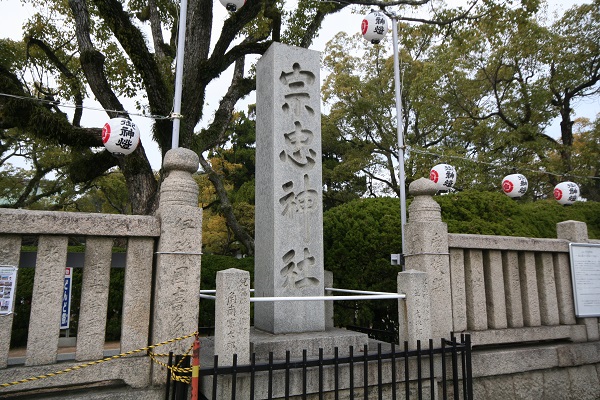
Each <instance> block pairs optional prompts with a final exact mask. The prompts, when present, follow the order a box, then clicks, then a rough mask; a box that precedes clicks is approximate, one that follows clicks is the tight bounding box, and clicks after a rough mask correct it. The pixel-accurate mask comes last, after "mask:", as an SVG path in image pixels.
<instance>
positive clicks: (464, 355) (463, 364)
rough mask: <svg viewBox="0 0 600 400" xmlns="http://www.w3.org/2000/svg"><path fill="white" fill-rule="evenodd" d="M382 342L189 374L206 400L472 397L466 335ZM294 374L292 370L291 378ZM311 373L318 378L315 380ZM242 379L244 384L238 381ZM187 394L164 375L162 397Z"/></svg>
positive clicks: (216, 361)
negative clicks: (412, 345)
mask: <svg viewBox="0 0 600 400" xmlns="http://www.w3.org/2000/svg"><path fill="white" fill-rule="evenodd" d="M386 347H389V350H388V351H383V350H382V343H379V344H378V345H377V350H373V351H369V348H368V346H367V345H365V346H364V348H362V349H359V350H355V349H354V348H353V347H350V348H349V349H348V353H347V354H346V355H344V356H339V352H338V349H337V348H335V350H334V355H333V357H328V358H325V357H324V356H323V350H322V349H321V350H320V351H319V356H318V357H314V358H309V357H308V356H307V352H306V350H304V351H303V356H302V359H299V360H292V359H290V352H289V351H288V352H287V353H286V359H285V360H279V361H277V360H274V359H273V353H270V354H269V359H268V362H263V363H257V362H256V355H255V354H253V355H252V358H251V362H250V364H248V365H238V364H237V356H235V355H234V357H233V362H232V364H231V365H229V366H219V358H218V356H215V357H214V362H213V364H212V365H211V366H202V367H201V368H200V370H199V377H198V378H192V379H200V383H201V384H202V383H203V384H204V385H205V386H206V387H205V388H204V390H201V391H202V392H203V393H208V398H207V397H205V395H202V394H200V395H199V398H200V399H207V400H208V399H213V400H216V399H219V400H223V399H231V400H236V399H237V400H247V399H249V400H254V399H258V398H266V399H289V398H295V399H315V400H316V399H319V400H323V399H324V398H325V395H326V394H327V398H328V399H330V398H333V399H336V400H337V399H339V398H341V396H342V394H341V393H342V392H343V397H344V398H347V399H350V400H354V399H356V400H360V399H363V400H369V399H378V400H383V399H392V400H396V399H407V400H408V399H413V398H414V399H427V398H430V399H432V400H433V399H464V400H471V399H472V398H473V384H472V370H471V338H470V336H469V335H461V338H460V341H458V340H457V338H456V337H452V339H451V340H446V339H442V340H441V342H440V346H439V347H437V348H434V343H433V340H431V339H430V340H429V346H427V348H426V349H423V348H422V347H421V342H417V349H416V350H410V351H409V350H408V343H406V342H405V343H404V346H403V348H404V350H401V349H400V348H399V346H397V345H395V344H391V345H389V344H388V345H387V346H386ZM357 353H358V354H357ZM170 359H171V358H170ZM172 364H173V363H172V362H170V363H169V365H172ZM179 365H181V364H179ZM188 365H189V364H188ZM176 370H177V371H180V372H179V373H178V374H179V375H183V376H185V378H184V379H183V380H188V381H189V379H190V378H191V377H190V375H191V374H190V372H189V370H187V369H185V368H184V369H182V368H177V369H176ZM342 370H343V373H342ZM182 371H183V372H182ZM176 374H177V373H176ZM276 374H277V378H276V379H277V382H276V383H275V385H274V379H275V378H274V375H276ZM293 374H296V375H295V376H294V377H292V375H293ZM183 376H182V378H183ZM309 376H310V377H311V378H309ZM316 377H318V383H317V382H315V380H316V379H315V378H316ZM392 377H394V378H393V379H392ZM177 380H179V379H177ZM242 380H243V381H244V384H243V385H242V384H241V383H238V382H241V381H242ZM309 380H310V382H309ZM225 381H226V384H225V385H223V383H224V382H225ZM332 381H333V382H332ZM257 382H260V389H261V393H262V394H260V395H258V394H257V391H258V385H259V384H258V383H257ZM292 383H293V384H294V385H295V388H293V387H292V386H293V385H292ZM265 385H266V386H267V387H266V388H265V387H264V386H265ZM242 386H243V388H242ZM224 388H225V389H224ZM276 388H278V389H277V390H276ZM187 393H188V386H187V385H186V384H183V383H178V384H176V385H175V384H171V380H169V382H168V383H167V392H166V395H165V398H166V399H169V398H171V399H186V398H187Z"/></svg>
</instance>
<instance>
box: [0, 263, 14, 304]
mask: <svg viewBox="0 0 600 400" xmlns="http://www.w3.org/2000/svg"><path fill="white" fill-rule="evenodd" d="M17 270H18V268H17V267H15V266H12V265H0V315H8V314H12V312H13V309H14V299H15V291H16V290H17Z"/></svg>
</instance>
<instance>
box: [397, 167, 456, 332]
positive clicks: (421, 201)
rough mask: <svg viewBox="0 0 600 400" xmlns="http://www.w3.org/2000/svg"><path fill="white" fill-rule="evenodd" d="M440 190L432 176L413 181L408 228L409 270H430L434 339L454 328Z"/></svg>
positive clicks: (429, 281) (429, 283)
mask: <svg viewBox="0 0 600 400" xmlns="http://www.w3.org/2000/svg"><path fill="white" fill-rule="evenodd" d="M436 192H437V188H436V186H435V184H434V183H433V182H432V181H430V180H429V179H425V178H420V179H418V180H416V181H414V182H412V183H411V184H410V187H409V193H410V194H411V195H412V196H414V197H415V198H414V200H413V202H412V203H411V205H410V207H409V209H408V212H409V220H408V223H407V224H406V228H405V233H406V240H405V243H406V249H405V252H406V254H405V257H406V270H407V271H408V270H417V271H422V272H426V273H427V282H428V286H429V298H430V301H431V305H430V309H431V321H432V327H431V334H432V336H433V338H434V339H437V338H442V337H448V336H449V335H450V332H451V331H452V330H453V327H452V294H451V289H450V257H449V252H448V227H447V225H446V223H445V222H442V215H441V208H440V206H439V204H437V203H436V202H435V200H433V197H432V196H433V195H434V194H435V193H436ZM418 339H421V340H426V339H429V338H418Z"/></svg>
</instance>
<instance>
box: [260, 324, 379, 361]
mask: <svg viewBox="0 0 600 400" xmlns="http://www.w3.org/2000/svg"><path fill="white" fill-rule="evenodd" d="M368 341H369V338H368V336H367V335H366V334H364V333H359V332H354V331H348V330H346V329H340V328H333V329H329V330H326V331H323V332H304V333H288V334H279V335H275V334H272V333H269V332H265V331H261V330H259V329H256V328H254V327H252V328H251V329H250V353H252V352H254V353H256V359H257V360H266V359H268V358H269V352H273V358H274V359H276V360H285V353H286V351H287V350H289V351H290V357H291V358H292V359H294V358H302V350H304V349H306V351H307V356H308V357H315V356H318V355H319V349H320V348H321V349H323V355H324V356H328V357H331V356H333V355H334V349H335V348H336V347H337V348H338V354H339V355H340V356H342V355H348V353H349V348H350V346H353V347H354V354H358V353H359V352H360V351H361V350H362V348H363V346H364V345H366V344H368Z"/></svg>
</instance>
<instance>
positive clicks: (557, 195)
mask: <svg viewBox="0 0 600 400" xmlns="http://www.w3.org/2000/svg"><path fill="white" fill-rule="evenodd" d="M578 197H579V186H577V184H576V183H573V182H561V183H559V184H558V185H556V186H555V187H554V199H555V200H556V201H558V203H559V204H564V205H569V204H573V203H575V202H576V201H577V198H578Z"/></svg>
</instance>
